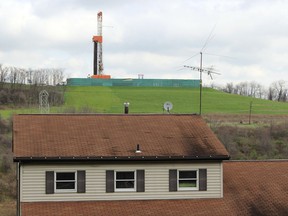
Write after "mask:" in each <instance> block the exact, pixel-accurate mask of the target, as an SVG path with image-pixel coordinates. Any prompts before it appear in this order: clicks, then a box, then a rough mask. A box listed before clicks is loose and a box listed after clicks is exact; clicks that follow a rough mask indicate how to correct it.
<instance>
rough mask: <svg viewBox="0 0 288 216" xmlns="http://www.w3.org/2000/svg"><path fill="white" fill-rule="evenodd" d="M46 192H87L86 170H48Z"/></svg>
mask: <svg viewBox="0 0 288 216" xmlns="http://www.w3.org/2000/svg"><path fill="white" fill-rule="evenodd" d="M45 176H46V177H45V185H46V194H54V193H55V192H77V193H85V192H86V171H85V170H77V172H71V171H67V172H55V171H46V174H45Z"/></svg>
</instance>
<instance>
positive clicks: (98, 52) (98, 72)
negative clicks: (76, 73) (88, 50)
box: [91, 11, 111, 79]
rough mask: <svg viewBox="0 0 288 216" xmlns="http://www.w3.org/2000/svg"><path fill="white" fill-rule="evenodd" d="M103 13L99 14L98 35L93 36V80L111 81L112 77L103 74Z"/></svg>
mask: <svg viewBox="0 0 288 216" xmlns="http://www.w3.org/2000/svg"><path fill="white" fill-rule="evenodd" d="M102 19H103V14H102V11H100V12H98V14H97V35H96V36H93V38H92V41H93V43H94V61H93V75H92V76H91V78H95V79H110V78H111V76H110V75H105V74H104V73H103V71H104V67H103V51H102V44H103V36H102V27H103V26H102Z"/></svg>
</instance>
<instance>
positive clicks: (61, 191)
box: [54, 171, 77, 193]
mask: <svg viewBox="0 0 288 216" xmlns="http://www.w3.org/2000/svg"><path fill="white" fill-rule="evenodd" d="M54 173H55V174H54V191H55V193H73V192H77V172H76V171H55V172H54ZM57 173H74V175H75V179H74V180H65V182H75V184H74V185H75V188H74V189H57V187H56V184H57V182H61V181H59V180H58V181H57ZM63 182H64V180H63Z"/></svg>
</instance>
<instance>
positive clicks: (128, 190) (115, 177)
mask: <svg viewBox="0 0 288 216" xmlns="http://www.w3.org/2000/svg"><path fill="white" fill-rule="evenodd" d="M117 172H133V173H134V179H131V180H130V179H125V180H122V181H132V180H134V188H117V187H116V181H121V180H117ZM136 183H137V181H136V170H115V171H114V188H115V192H135V191H136Z"/></svg>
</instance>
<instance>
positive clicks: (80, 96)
mask: <svg viewBox="0 0 288 216" xmlns="http://www.w3.org/2000/svg"><path fill="white" fill-rule="evenodd" d="M125 101H128V102H129V103H130V107H129V113H163V104H164V102H166V101H171V102H172V103H173V109H172V110H171V113H199V89H198V88H172V87H171V88H164V87H102V86H101V87H100V86H89V87H82V86H81V87H78V86H68V87H67V91H66V93H65V104H64V105H63V106H61V107H52V108H51V113H61V112H96V113H123V103H124V102H125ZM251 101H252V114H262V115H275V114H276V115H287V114H288V103H280V102H275V101H268V100H261V99H255V98H250V97H243V96H239V95H233V94H228V93H223V92H220V91H217V90H214V89H210V88H204V89H203V97H202V114H244V115H245V114H249V110H250V103H251ZM11 113H39V109H38V107H35V108H29V109H14V110H13V109H12V110H11V109H9V110H7V109H4V110H0V114H1V116H2V117H4V118H7V117H9V116H10V115H11Z"/></svg>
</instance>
